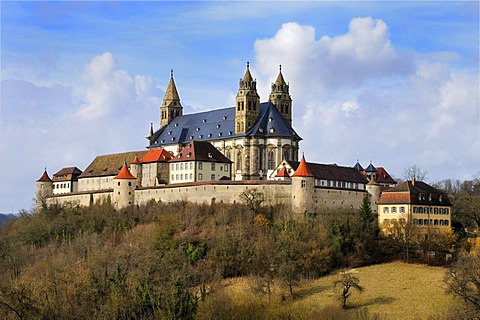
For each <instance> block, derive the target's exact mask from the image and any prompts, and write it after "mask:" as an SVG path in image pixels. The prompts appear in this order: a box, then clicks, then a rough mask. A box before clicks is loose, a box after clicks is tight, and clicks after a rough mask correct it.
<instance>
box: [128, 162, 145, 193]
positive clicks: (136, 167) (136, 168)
mask: <svg viewBox="0 0 480 320" xmlns="http://www.w3.org/2000/svg"><path fill="white" fill-rule="evenodd" d="M130 173H131V174H132V175H134V176H135V177H137V180H136V182H135V186H138V187H141V186H142V163H141V162H140V160H139V159H138V157H137V156H135V159H133V161H132V163H130Z"/></svg>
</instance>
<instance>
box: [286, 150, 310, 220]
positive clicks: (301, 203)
mask: <svg viewBox="0 0 480 320" xmlns="http://www.w3.org/2000/svg"><path fill="white" fill-rule="evenodd" d="M314 188H315V176H314V175H313V173H312V171H310V168H309V167H308V165H307V162H306V161H305V157H304V156H302V160H301V161H300V164H299V165H298V168H297V170H295V172H294V173H293V175H292V211H293V213H294V214H296V215H297V216H298V214H302V213H312V212H314Z"/></svg>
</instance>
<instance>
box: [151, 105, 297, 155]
mask: <svg viewBox="0 0 480 320" xmlns="http://www.w3.org/2000/svg"><path fill="white" fill-rule="evenodd" d="M245 136H250V137H264V138H268V137H288V138H290V137H291V138H293V139H294V140H297V141H300V140H302V138H301V137H300V136H298V135H297V133H296V132H295V130H293V128H292V127H291V126H290V124H289V123H288V121H287V120H285V118H284V117H283V116H282V114H281V113H280V112H279V111H278V110H277V108H276V107H275V106H274V105H273V104H272V103H271V102H263V103H261V104H260V116H259V118H258V119H257V121H256V122H255V124H254V125H253V126H252V128H250V130H248V131H247V132H246V133H240V134H236V133H235V107H230V108H224V109H217V110H212V111H206V112H199V113H192V114H186V115H183V116H178V117H175V118H174V119H173V120H172V121H171V122H170V123H169V124H167V125H166V126H163V127H161V128H160V129H158V130H157V131H156V132H154V133H153V135H152V136H151V137H150V145H149V146H148V147H149V148H155V147H161V146H164V145H169V144H178V143H180V144H187V143H189V142H190V141H192V140H195V141H213V140H221V139H229V138H235V137H245Z"/></svg>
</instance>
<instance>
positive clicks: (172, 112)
mask: <svg viewBox="0 0 480 320" xmlns="http://www.w3.org/2000/svg"><path fill="white" fill-rule="evenodd" d="M181 115H183V107H182V104H181V103H180V96H179V95H178V91H177V87H176V86H175V81H174V80H173V70H171V72H170V82H169V83H168V86H167V90H165V96H164V97H163V102H162V106H161V107H160V127H163V126H164V125H167V124H169V123H170V122H171V121H172V120H173V119H174V118H175V117H178V116H181Z"/></svg>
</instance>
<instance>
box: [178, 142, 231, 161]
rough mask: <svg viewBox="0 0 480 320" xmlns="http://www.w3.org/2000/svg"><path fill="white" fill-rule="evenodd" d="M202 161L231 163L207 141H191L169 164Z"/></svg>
mask: <svg viewBox="0 0 480 320" xmlns="http://www.w3.org/2000/svg"><path fill="white" fill-rule="evenodd" d="M179 161H181V162H183V161H204V162H222V163H232V161H230V160H229V159H228V158H227V157H225V156H224V155H223V154H222V153H221V152H220V151H218V149H217V148H215V147H214V146H213V145H212V144H211V143H210V142H207V141H191V142H190V143H189V144H187V145H186V146H185V147H184V148H183V149H182V151H180V153H179V154H177V155H176V156H175V157H173V158H172V160H170V162H179Z"/></svg>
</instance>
